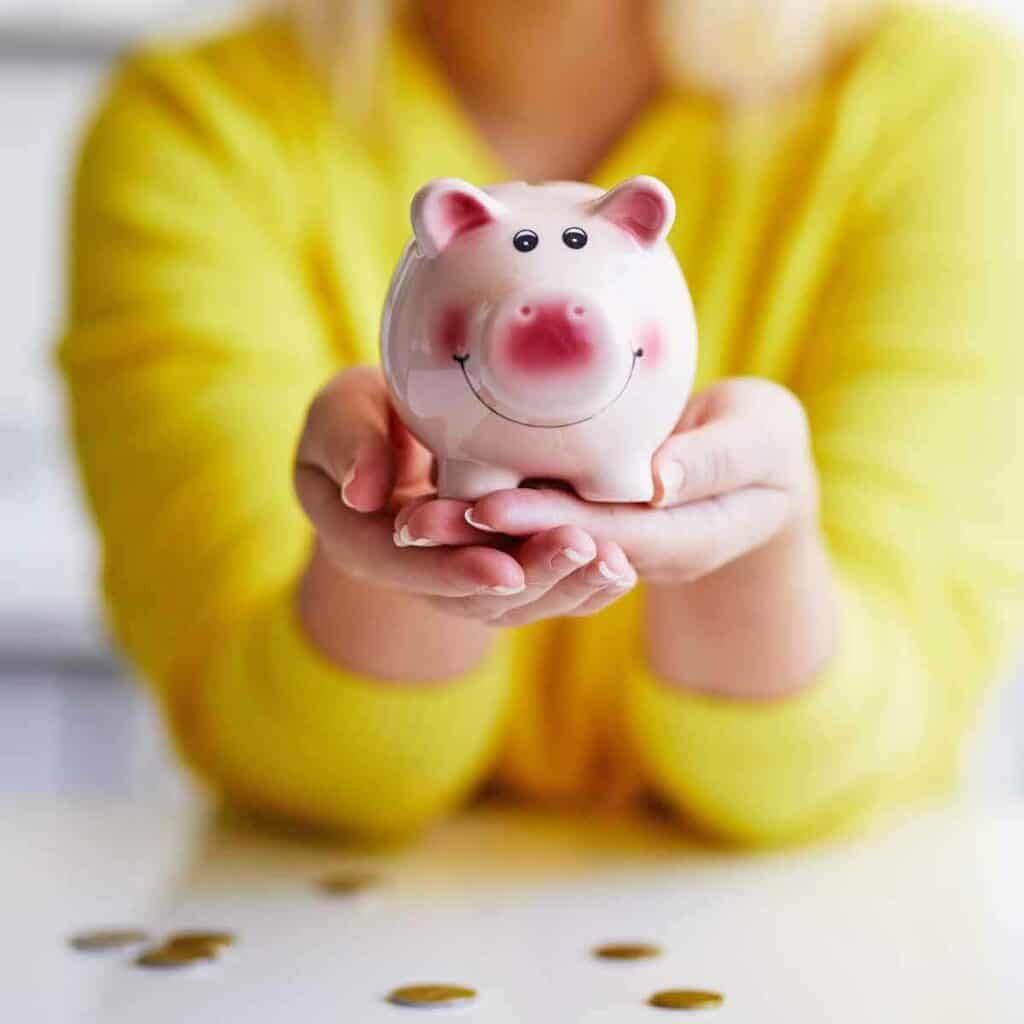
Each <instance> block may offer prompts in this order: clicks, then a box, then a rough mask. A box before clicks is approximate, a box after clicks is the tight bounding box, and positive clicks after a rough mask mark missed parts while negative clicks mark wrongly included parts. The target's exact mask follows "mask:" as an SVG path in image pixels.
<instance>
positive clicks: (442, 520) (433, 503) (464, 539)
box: [395, 498, 493, 547]
mask: <svg viewBox="0 0 1024 1024" xmlns="http://www.w3.org/2000/svg"><path fill="white" fill-rule="evenodd" d="M468 507H469V506H468V505H467V503H466V502H464V501H455V500H454V499H451V498H437V499H432V500H431V499H426V500H422V501H415V502H410V503H409V504H408V505H406V506H404V507H403V508H402V510H401V511H400V512H399V514H398V515H397V516H396V517H395V544H397V545H398V546H399V547H410V546H411V547H437V546H438V545H441V544H447V545H459V544H480V543H481V542H486V541H488V540H489V539H492V538H493V535H492V537H488V535H487V534H486V533H482V532H481V531H480V530H475V529H473V527H472V526H470V525H469V523H467V522H466V516H465V513H466V509H467V508H468Z"/></svg>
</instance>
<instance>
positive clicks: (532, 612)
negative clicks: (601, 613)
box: [490, 541, 637, 626]
mask: <svg viewBox="0 0 1024 1024" xmlns="http://www.w3.org/2000/svg"><path fill="white" fill-rule="evenodd" d="M636 580H637V575H636V571H635V570H634V569H633V567H632V566H631V565H630V564H629V560H628V559H627V558H626V555H625V553H624V552H623V550H622V548H621V547H619V545H618V544H616V543H614V542H613V541H598V542H597V553H596V555H595V558H594V560H593V561H592V562H591V563H590V564H589V565H586V566H583V567H581V568H579V569H577V570H576V571H575V572H574V573H572V575H570V576H567V577H566V578H565V579H564V580H562V581H561V582H559V583H557V584H556V585H555V586H553V587H551V588H550V589H549V590H547V591H546V592H544V593H543V594H542V595H541V596H540V597H538V598H537V599H536V600H535V601H532V602H529V603H526V604H521V605H519V606H517V607H513V608H510V609H509V610H508V611H507V612H503V613H502V614H501V615H499V616H497V617H496V618H493V619H491V620H490V622H491V623H492V625H496V626H523V625H527V624H528V623H530V622H536V621H538V620H540V619H552V618H558V617H560V616H563V615H571V614H573V612H574V611H575V610H576V609H578V608H580V607H582V606H583V605H585V604H586V603H587V602H590V601H593V600H595V599H596V598H598V597H599V596H600V595H603V598H604V603H605V604H608V603H611V602H612V601H614V600H616V599H617V598H618V597H621V596H622V595H623V594H625V593H626V592H627V591H629V590H630V588H632V587H633V586H634V585H635V584H636Z"/></svg>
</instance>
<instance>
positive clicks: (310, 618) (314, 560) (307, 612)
mask: <svg viewBox="0 0 1024 1024" xmlns="http://www.w3.org/2000/svg"><path fill="white" fill-rule="evenodd" d="M296 609H297V612H298V617H299V621H300V622H301V624H302V627H303V630H304V632H305V633H306V635H307V637H308V638H309V640H310V641H311V642H312V644H313V646H314V647H316V648H317V649H318V650H319V651H320V652H321V654H323V655H324V656H325V657H327V658H328V659H329V660H330V661H332V662H333V663H334V664H336V665H338V666H339V668H342V669H345V670H347V671H350V672H354V673H357V674H359V675H363V676H367V677H371V678H373V679H377V680H390V681H394V682H399V683H430V682H435V681H439V680H447V679H452V678H455V677H458V676H461V675H463V674H465V673H466V672H469V671H471V670H472V669H473V668H475V667H476V666H477V665H478V664H479V663H480V662H481V661H482V660H483V659H484V658H485V657H486V656H487V654H488V652H489V650H490V647H491V643H492V640H493V631H492V630H490V629H488V628H487V627H485V626H481V625H479V624H477V623H474V622H469V621H466V620H462V619H457V618H455V617H453V616H449V615H445V614H443V613H442V612H440V611H438V610H436V609H435V608H433V607H431V606H430V604H429V603H428V602H426V601H424V600H423V599H422V598H421V597H419V596H417V595H415V594H410V593H405V592H402V591H398V590H394V589H391V588H387V587H384V586H381V585H380V584H377V583H374V582H372V581H371V580H367V579H362V578H356V577H355V576H350V575H349V574H348V573H346V572H345V571H344V569H342V568H340V567H339V566H338V565H337V564H336V563H334V562H332V561H331V560H330V559H329V558H328V557H327V555H326V554H325V553H324V552H323V550H322V548H321V547H320V546H319V545H314V548H313V550H312V552H311V554H310V558H309V561H308V563H307V565H306V569H305V571H304V572H303V575H302V578H301V579H300V581H299V585H298V590H297V593H296Z"/></svg>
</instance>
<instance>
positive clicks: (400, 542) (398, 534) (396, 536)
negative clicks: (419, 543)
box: [391, 530, 408, 548]
mask: <svg viewBox="0 0 1024 1024" xmlns="http://www.w3.org/2000/svg"><path fill="white" fill-rule="evenodd" d="M391 539H392V540H393V541H394V542H395V547H396V548H404V547H408V545H407V544H406V543H405V539H404V538H403V537H402V531H401V530H395V532H394V533H392V534H391Z"/></svg>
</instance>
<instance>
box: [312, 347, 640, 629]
mask: <svg viewBox="0 0 1024 1024" xmlns="http://www.w3.org/2000/svg"><path fill="white" fill-rule="evenodd" d="M432 464H433V459H432V456H431V455H430V453H429V452H428V451H427V450H426V449H424V448H423V447H422V446H421V445H420V444H419V443H418V442H417V441H416V440H415V439H414V438H413V437H412V436H411V435H410V434H409V432H408V431H407V430H406V429H405V428H404V427H403V426H402V424H401V423H400V422H399V420H398V419H397V417H396V416H395V415H394V412H393V410H392V409H391V405H390V401H389V398H388V393H387V388H386V385H385V383H384V379H383V377H382V375H381V373H380V371H379V370H377V369H375V368H372V367H357V368H354V369H351V370H346V371H343V372H342V373H340V374H338V375H337V376H336V377H335V378H333V379H332V380H331V381H330V382H329V383H328V385H327V386H326V387H325V388H324V389H323V390H322V391H321V393H320V394H319V395H318V396H317V397H316V399H315V400H314V401H313V403H312V405H311V406H310V410H309V413H308V415H307V419H306V424H305V428H304V430H303V433H302V437H301V440H300V442H299V447H298V452H297V456H296V463H295V489H296V492H297V494H298V497H299V501H300V503H301V505H302V507H303V509H304V511H305V512H306V515H307V516H308V517H309V519H310V520H311V522H312V523H313V526H314V528H315V530H316V533H317V544H318V548H319V550H320V551H321V552H322V553H323V555H324V556H325V557H326V558H327V560H328V561H329V562H330V563H331V564H332V565H333V566H334V567H335V568H336V569H338V570H339V571H341V572H342V573H344V574H346V575H348V576H349V577H352V578H356V579H365V580H368V581H371V582H373V583H376V584H380V585H383V586H386V587H389V588H393V589H396V590H400V591H403V592H406V593H410V594H416V595H419V596H421V597H422V598H424V599H426V600H427V601H429V602H431V603H432V604H434V605H435V606H437V607H439V608H441V609H442V610H444V611H445V612H448V613H449V614H452V615H457V616H461V617H465V618H471V619H477V620H480V621H484V622H487V623H489V624H492V625H499V626H505V625H508V626H511V625H521V624H524V623H527V622H532V621H535V620H537V619H541V618H549V617H554V616H560V615H583V614H590V613H592V612H594V611H597V610H599V609H600V608H602V607H604V606H605V605H606V604H608V603H609V602H611V601H613V600H615V599H616V598H617V597H619V596H621V595H622V594H624V593H625V592H627V591H628V590H629V589H630V588H631V587H632V586H633V585H634V584H635V583H636V579H637V576H636V572H635V570H634V569H633V567H632V566H631V565H630V563H629V560H628V559H627V558H626V556H625V554H624V553H623V551H622V548H621V546H620V545H619V544H618V543H617V542H615V541H614V540H613V539H600V540H595V539H594V538H593V537H592V536H591V535H590V534H589V533H588V532H587V531H586V530H585V529H583V528H581V527H579V526H576V525H573V524H571V523H566V524H562V523H552V524H551V525H550V526H545V527H540V528H538V529H534V530H529V531H524V532H528V533H529V535H530V536H529V537H528V538H526V539H523V540H514V539H509V538H502V539H501V540H498V539H497V538H495V537H494V536H493V535H490V536H488V535H486V534H485V533H481V532H479V531H474V533H475V539H474V538H473V537H464V538H462V539H461V540H460V542H459V543H458V544H456V545H444V544H441V543H434V542H432V541H430V540H429V539H428V538H426V537H425V536H413V535H412V534H410V533H409V532H408V527H407V524H408V523H409V522H410V521H411V520H412V518H413V517H414V515H420V514H422V512H423V508H424V505H423V504H422V500H420V501H417V498H420V499H422V495H423V494H424V493H426V492H429V490H430V488H431V484H430V479H431V471H432ZM429 505H431V506H433V507H434V508H435V509H440V510H442V512H443V511H444V510H446V509H447V510H449V511H450V509H451V507H452V506H451V504H450V503H446V502H441V501H433V502H429ZM396 513H397V517H396ZM430 514H431V513H430V512H429V511H428V512H427V517H428V519H429V517H430ZM460 515H461V513H460ZM461 521H462V524H463V526H466V523H465V520H464V519H463V520H461ZM467 529H468V527H467ZM403 530H404V531H405V532H404V533H403Z"/></svg>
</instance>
